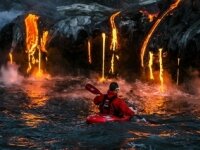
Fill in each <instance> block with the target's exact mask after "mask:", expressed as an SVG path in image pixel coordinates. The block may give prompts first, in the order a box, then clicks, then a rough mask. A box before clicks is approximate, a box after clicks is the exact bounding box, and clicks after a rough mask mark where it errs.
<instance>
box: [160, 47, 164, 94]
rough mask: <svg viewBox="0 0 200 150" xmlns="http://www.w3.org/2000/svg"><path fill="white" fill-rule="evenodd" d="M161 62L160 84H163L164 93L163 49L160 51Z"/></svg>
mask: <svg viewBox="0 0 200 150" xmlns="http://www.w3.org/2000/svg"><path fill="white" fill-rule="evenodd" d="M159 62H160V84H161V92H163V91H164V85H163V83H164V82H163V81H164V80H163V61H162V48H160V49H159Z"/></svg>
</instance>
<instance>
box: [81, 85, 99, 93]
mask: <svg viewBox="0 0 200 150" xmlns="http://www.w3.org/2000/svg"><path fill="white" fill-rule="evenodd" d="M85 89H86V90H88V91H90V92H91V93H93V94H102V93H101V92H100V91H99V90H98V89H97V88H96V87H94V86H93V85H92V84H86V85H85Z"/></svg>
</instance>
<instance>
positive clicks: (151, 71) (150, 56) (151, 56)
mask: <svg viewBox="0 0 200 150" xmlns="http://www.w3.org/2000/svg"><path fill="white" fill-rule="evenodd" d="M152 65H153V53H152V52H149V72H150V79H151V80H154V76H153V69H152Z"/></svg>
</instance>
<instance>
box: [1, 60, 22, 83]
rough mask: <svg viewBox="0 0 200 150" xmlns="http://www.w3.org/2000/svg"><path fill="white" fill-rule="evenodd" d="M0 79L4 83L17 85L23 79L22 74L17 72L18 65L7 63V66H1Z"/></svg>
mask: <svg viewBox="0 0 200 150" xmlns="http://www.w3.org/2000/svg"><path fill="white" fill-rule="evenodd" d="M0 73H1V76H0V81H1V82H3V84H5V85H8V86H10V85H19V84H21V82H22V80H23V76H21V75H20V74H19V73H18V66H17V65H15V64H9V65H8V66H7V67H4V66H3V67H2V68H1V71H0Z"/></svg>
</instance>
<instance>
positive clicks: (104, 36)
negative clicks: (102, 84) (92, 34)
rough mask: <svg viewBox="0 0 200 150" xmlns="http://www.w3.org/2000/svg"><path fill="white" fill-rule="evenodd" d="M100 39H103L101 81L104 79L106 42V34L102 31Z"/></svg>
mask: <svg viewBox="0 0 200 150" xmlns="http://www.w3.org/2000/svg"><path fill="white" fill-rule="evenodd" d="M102 39H103V48H102V49H103V54H102V76H101V79H100V80H101V81H104V80H105V43H106V34H105V33H102Z"/></svg>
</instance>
